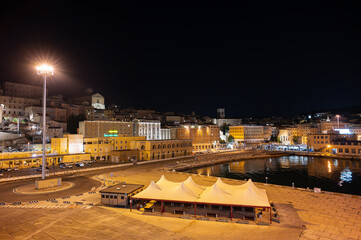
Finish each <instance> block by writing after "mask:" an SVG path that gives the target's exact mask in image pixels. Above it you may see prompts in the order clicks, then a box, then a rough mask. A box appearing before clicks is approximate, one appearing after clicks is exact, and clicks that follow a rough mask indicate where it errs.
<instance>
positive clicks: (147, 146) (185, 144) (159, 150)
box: [130, 139, 193, 160]
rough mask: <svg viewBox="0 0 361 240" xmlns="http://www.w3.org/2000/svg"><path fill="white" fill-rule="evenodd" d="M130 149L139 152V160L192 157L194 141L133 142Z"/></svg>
mask: <svg viewBox="0 0 361 240" xmlns="http://www.w3.org/2000/svg"><path fill="white" fill-rule="evenodd" d="M130 148H131V149H132V150H139V160H153V159H165V158H173V157H181V156H188V155H192V150H193V147H192V140H190V139H183V140H149V141H131V143H130Z"/></svg>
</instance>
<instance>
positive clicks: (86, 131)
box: [79, 121, 133, 138]
mask: <svg viewBox="0 0 361 240" xmlns="http://www.w3.org/2000/svg"><path fill="white" fill-rule="evenodd" d="M79 134H82V135H83V136H84V137H85V138H94V137H117V136H118V135H119V136H122V135H125V136H127V137H131V136H133V123H132V122H120V121H82V122H79Z"/></svg>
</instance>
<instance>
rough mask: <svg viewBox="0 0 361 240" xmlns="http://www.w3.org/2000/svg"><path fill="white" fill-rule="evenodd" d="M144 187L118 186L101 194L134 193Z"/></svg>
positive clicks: (135, 185)
mask: <svg viewBox="0 0 361 240" xmlns="http://www.w3.org/2000/svg"><path fill="white" fill-rule="evenodd" d="M142 187H144V185H140V184H117V185H114V186H111V187H108V188H106V189H104V190H101V191H100V192H101V193H127V194H128V193H132V192H134V191H135V190H138V189H139V188H142Z"/></svg>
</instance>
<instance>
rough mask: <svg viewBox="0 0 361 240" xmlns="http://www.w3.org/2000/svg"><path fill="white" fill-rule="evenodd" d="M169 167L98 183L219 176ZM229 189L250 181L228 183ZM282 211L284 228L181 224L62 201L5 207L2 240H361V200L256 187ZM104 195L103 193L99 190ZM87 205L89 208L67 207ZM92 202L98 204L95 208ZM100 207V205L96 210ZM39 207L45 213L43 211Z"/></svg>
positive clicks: (124, 172)
mask: <svg viewBox="0 0 361 240" xmlns="http://www.w3.org/2000/svg"><path fill="white" fill-rule="evenodd" d="M170 164H172V163H169V162H158V163H153V164H144V165H139V166H127V167H125V168H122V169H112V170H110V171H112V174H111V173H110V171H109V173H106V174H100V175H97V176H94V179H101V180H102V179H104V178H105V179H106V180H109V182H108V181H106V182H107V183H111V182H112V181H114V182H116V181H123V182H124V181H125V182H127V183H135V184H144V185H148V184H149V183H150V181H152V180H154V181H157V180H158V179H159V178H160V177H161V176H162V175H163V174H164V175H165V176H166V177H167V178H168V179H169V180H171V181H184V180H185V179H186V178H187V177H188V176H192V177H193V179H194V181H195V182H197V183H198V184H201V185H205V186H210V185H212V184H213V183H214V182H215V181H216V178H215V177H208V176H200V175H195V174H188V173H178V172H173V171H168V169H169V165H170ZM223 181H224V182H226V183H229V184H241V183H243V182H244V181H239V180H230V179H223ZM256 186H257V187H259V188H264V189H266V190H267V194H268V196H269V199H270V201H273V202H274V203H275V205H276V207H277V208H278V212H279V215H280V223H276V222H273V223H272V224H271V225H270V226H259V225H255V224H239V223H235V222H230V223H223V222H216V221H201V220H193V219H181V218H177V217H174V216H173V217H171V216H167V215H164V216H161V215H160V214H159V215H155V216H153V215H146V214H143V213H142V212H139V211H136V210H133V211H132V212H130V211H129V209H122V208H111V207H104V206H101V205H100V194H99V193H95V194H84V195H81V196H72V197H70V200H69V199H61V198H57V199H55V201H56V202H57V203H52V202H41V203H38V204H33V205H31V204H28V205H24V206H12V207H9V208H6V207H5V206H4V207H0V211H1V215H0V239H124V238H127V239H217V240H219V239H319V240H322V239H356V240H361V198H360V197H359V196H351V195H345V194H336V193H314V192H308V191H305V190H301V189H292V188H291V187H282V186H276V185H270V184H269V185H265V184H263V183H256ZM98 190H99V189H98ZM63 200H65V201H72V202H73V201H76V202H84V206H82V205H80V206H76V205H75V206H73V205H67V207H63V206H64V205H66V204H63ZM88 203H92V205H89V204H88ZM93 205H94V206H93ZM37 207H39V208H37Z"/></svg>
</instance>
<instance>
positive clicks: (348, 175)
mask: <svg viewBox="0 0 361 240" xmlns="http://www.w3.org/2000/svg"><path fill="white" fill-rule="evenodd" d="M340 179H341V181H343V182H352V172H351V171H350V169H348V167H346V168H345V169H344V170H343V171H342V172H341V177H340Z"/></svg>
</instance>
